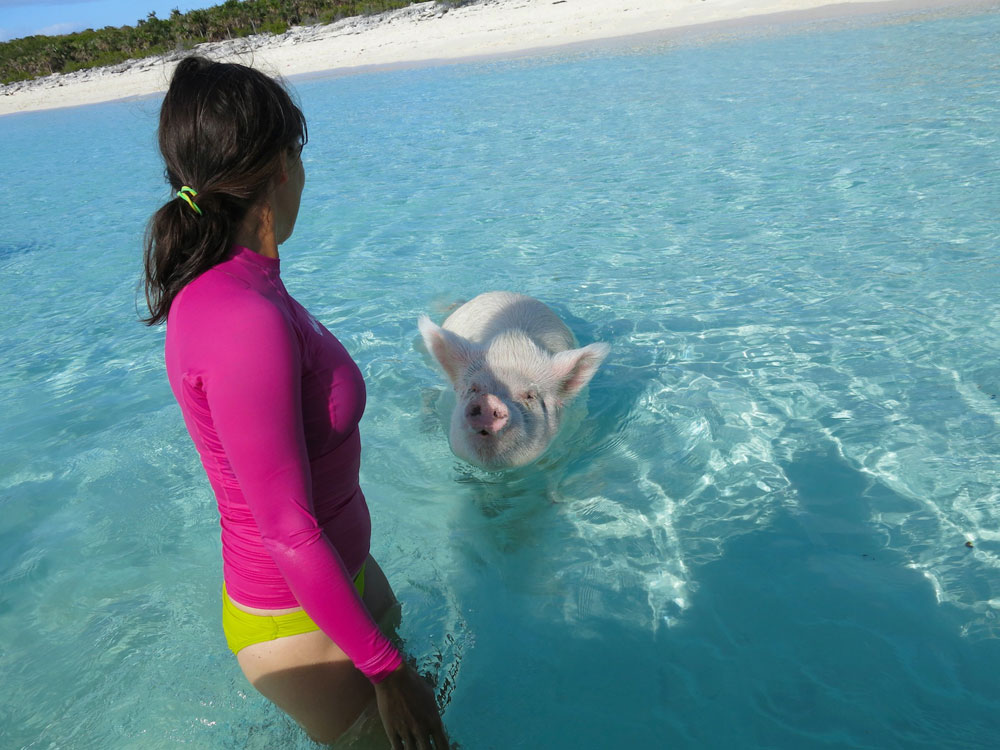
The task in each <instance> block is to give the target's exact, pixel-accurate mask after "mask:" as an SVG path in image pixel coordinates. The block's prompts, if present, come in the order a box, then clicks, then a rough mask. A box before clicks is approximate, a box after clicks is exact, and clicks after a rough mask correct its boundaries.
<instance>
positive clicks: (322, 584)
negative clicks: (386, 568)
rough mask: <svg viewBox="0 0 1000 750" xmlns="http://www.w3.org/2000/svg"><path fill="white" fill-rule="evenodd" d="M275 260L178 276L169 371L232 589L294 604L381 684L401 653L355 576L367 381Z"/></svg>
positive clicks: (273, 604)
mask: <svg viewBox="0 0 1000 750" xmlns="http://www.w3.org/2000/svg"><path fill="white" fill-rule="evenodd" d="M279 269H280V263H279V261H278V260H276V259H272V258H265V257H264V256H262V255H258V254H257V253H255V252H253V251H252V250H248V249H247V248H242V247H237V248H235V249H234V251H233V253H231V254H230V257H228V258H227V259H226V260H225V261H223V262H222V263H220V264H219V265H217V266H215V267H213V268H212V269H210V270H208V271H206V272H205V273H203V274H202V275H200V276H198V277H197V278H196V279H194V280H193V281H192V282H191V283H189V284H188V285H187V286H186V287H184V289H182V290H181V292H180V294H178V295H177V297H176V298H175V299H174V301H173V303H172V305H171V307H170V314H169V316H168V318H167V340H166V351H165V355H166V364H167V376H168V378H169V380H170V387H171V389H172V390H173V392H174V396H176V398H177V401H178V403H179V404H180V407H181V412H182V413H183V415H184V422H185V424H186V425H187V428H188V432H189V433H190V434H191V438H192V439H193V440H194V444H195V446H196V447H197V449H198V453H199V454H200V456H201V462H202V465H203V466H204V467H205V472H206V473H207V474H208V479H209V482H211V485H212V489H213V490H214V491H215V497H216V499H217V500H218V504H219V515H220V518H221V524H222V559H223V576H224V578H225V581H226V591H227V593H228V594H229V596H230V598H232V599H233V601H235V602H237V603H239V604H243V605H245V606H248V607H257V608H262V609H284V608H289V607H298V606H301V607H302V608H303V609H305V611H306V613H307V614H308V615H309V616H310V617H311V618H312V619H313V620H314V621H315V623H316V624H317V625H319V627H320V629H322V631H323V632H324V633H326V634H327V635H328V636H329V637H330V638H331V639H332V640H333V642H334V643H336V644H337V645H338V646H339V647H340V648H341V649H342V650H343V651H344V653H346V654H347V656H348V657H349V658H350V659H351V661H353V662H354V664H355V666H356V667H357V668H358V669H359V670H361V672H363V673H364V674H365V675H366V676H367V677H368V678H369V679H370V680H371V681H372V682H379V681H381V680H382V679H384V678H385V676H387V675H388V674H389V673H390V672H392V671H393V670H394V669H396V668H397V667H398V666H399V665H400V663H401V657H400V654H399V652H398V651H397V650H396V648H395V647H394V646H393V645H392V643H391V642H390V641H389V640H388V639H387V638H386V637H385V636H384V635H383V634H382V633H381V631H380V630H379V629H378V626H377V625H376V624H375V622H374V621H373V620H372V618H371V615H370V614H369V613H368V610H367V609H366V608H365V606H364V604H363V603H362V601H361V598H360V597H359V596H358V593H357V591H356V589H355V588H354V585H353V582H352V579H353V578H354V576H355V575H357V573H358V572H359V571H360V569H361V566H362V564H363V563H364V561H365V559H366V558H367V556H368V545H369V540H370V536H371V519H370V517H369V515H368V506H367V505H366V503H365V498H364V495H363V494H362V493H361V488H360V486H359V484H358V471H359V468H360V464H361V439H360V436H359V434H358V422H359V421H360V419H361V414H362V412H363V411H364V407H365V386H364V381H363V379H362V376H361V371H360V370H359V369H358V367H357V365H356V364H355V363H354V361H353V360H352V359H351V357H350V355H349V354H348V353H347V351H346V350H345V349H344V347H343V346H342V345H341V344H340V342H339V341H337V339H336V338H335V337H334V336H333V334H331V333H330V332H329V331H327V330H326V329H325V328H324V327H323V326H322V325H320V324H319V323H318V322H317V321H316V319H315V318H313V317H312V316H311V315H310V314H309V313H308V312H306V310H305V309H304V308H303V307H302V306H301V305H300V304H299V303H297V302H296V301H295V300H294V299H292V298H291V296H289V294H288V292H287V291H286V290H285V287H284V285H283V284H282V283H281V278H280V276H279Z"/></svg>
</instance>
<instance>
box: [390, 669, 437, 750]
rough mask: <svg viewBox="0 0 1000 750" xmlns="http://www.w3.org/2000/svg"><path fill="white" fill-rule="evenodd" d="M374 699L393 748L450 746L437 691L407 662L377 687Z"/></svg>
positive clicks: (426, 749) (414, 749)
mask: <svg viewBox="0 0 1000 750" xmlns="http://www.w3.org/2000/svg"><path fill="white" fill-rule="evenodd" d="M375 699H376V700H377V701H378V712H379V715H380V716H381V717H382V726H384V727H385V733H386V735H388V737H389V742H390V743H391V744H392V750H431V748H434V749H435V750H446V749H447V748H448V747H449V745H448V738H447V737H445V734H444V726H443V725H442V724H441V714H440V713H438V707H437V703H435V702H434V691H433V690H432V689H431V686H430V685H428V684H427V683H426V682H424V681H423V679H422V678H421V677H420V675H418V674H417V673H416V672H415V671H414V670H413V669H412V668H411V667H410V666H409V665H407V664H406V663H405V662H404V663H403V665H402V666H401V667H400V668H399V669H397V670H396V671H395V672H393V673H392V674H390V675H389V676H388V677H386V678H385V679H384V680H382V682H380V683H378V684H377V685H376V686H375Z"/></svg>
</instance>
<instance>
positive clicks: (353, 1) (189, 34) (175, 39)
mask: <svg viewBox="0 0 1000 750" xmlns="http://www.w3.org/2000/svg"><path fill="white" fill-rule="evenodd" d="M413 2H415V0H243V2H240V1H239V0H226V2H224V3H222V4H221V5H216V6H214V7H212V8H206V9H204V10H192V11H188V12H187V13H181V12H180V11H179V10H178V9H176V8H175V9H174V10H173V12H172V13H171V14H170V18H157V17H156V13H150V14H149V15H148V16H147V17H146V18H144V19H140V20H139V21H138V22H137V23H136V25H135V26H122V27H120V28H116V27H114V26H105V27H104V28H103V29H100V30H97V31H95V30H93V29H87V30H86V31H80V32H77V33H75V34H64V35H62V36H28V37H23V38H21V39H12V40H11V41H9V42H3V43H0V83H11V82H13V81H23V80H26V79H29V78H36V77H38V76H44V75H49V74H50V73H69V72H71V71H74V70H80V69H81V68H93V67H97V66H99V65H113V64H115V63H119V62H124V61H125V60H128V59H131V58H140V57H149V56H151V55H159V54H162V53H164V52H170V51H173V50H185V49H191V48H192V47H193V46H194V45H196V44H200V43H202V42H217V41H223V40H226V39H234V38H236V37H241V36H248V35H250V34H262V33H268V32H269V33H272V34H281V33H284V32H285V31H286V30H287V29H288V27H289V26H300V25H302V26H306V25H310V24H317V23H332V22H333V21H337V20H340V19H341V18H347V17H349V16H359V15H366V14H371V13H381V12H382V11H385V10H392V9H395V8H402V7H405V6H407V5H412V4H413ZM457 4H460V3H449V5H457Z"/></svg>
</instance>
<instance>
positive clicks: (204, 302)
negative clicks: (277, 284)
mask: <svg viewBox="0 0 1000 750" xmlns="http://www.w3.org/2000/svg"><path fill="white" fill-rule="evenodd" d="M282 318H284V314H283V312H282V310H281V309H280V308H279V307H278V305H276V304H275V303H274V300H272V299H270V298H269V297H268V296H267V295H266V294H264V293H262V292H261V290H259V289H257V288H256V287H255V286H254V285H253V284H251V283H249V282H248V281H247V280H246V279H243V278H240V277H239V276H237V275H234V274H231V273H227V272H226V270H225V268H224V267H220V266H215V267H214V268H210V269H208V270H207V271H205V273H203V274H201V275H200V276H198V277H197V278H195V279H193V280H192V281H190V282H189V283H188V284H187V285H186V286H185V287H184V288H183V289H181V291H180V292H179V293H178V294H177V296H176V297H175V298H174V301H173V303H172V304H171V306H170V316H169V319H168V321H167V325H168V328H169V326H170V323H171V322H174V323H175V325H177V324H180V325H184V326H187V325H193V326H198V327H202V326H210V325H211V324H213V323H223V324H224V323H227V322H229V321H233V320H242V321H244V322H245V321H247V320H251V319H253V320H257V321H260V322H265V321H276V320H279V319H282Z"/></svg>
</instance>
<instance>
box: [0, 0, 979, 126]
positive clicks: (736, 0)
mask: <svg viewBox="0 0 1000 750" xmlns="http://www.w3.org/2000/svg"><path fill="white" fill-rule="evenodd" d="M627 5H628V7H625V8H623V7H621V6H619V7H616V8H609V7H608V4H607V2H606V0H481V1H480V2H476V3H473V4H470V5H464V6H461V7H458V8H450V9H449V8H446V7H445V6H442V5H439V4H438V3H436V2H433V1H431V2H424V3H419V4H416V5H411V6H409V7H407V8H402V9H399V10H395V11H388V12H386V13H382V14H379V15H377V16H361V17H356V18H348V19H344V20H341V21H337V22H335V23H332V24H327V25H321V26H298V27H293V28H291V29H289V30H288V31H287V32H285V33H284V34H281V35H278V36H274V35H257V36H252V37H244V38H241V39H234V40H229V41H225V42H209V43H204V44H200V45H197V46H196V47H194V48H193V49H191V50H184V51H179V52H174V53H169V54H167V55H159V56H154V57H149V58H143V59H139V60H128V61H126V62H123V63H119V64H117V65H112V66H108V67H103V68H90V69H86V70H80V71H76V72H73V73H67V74H58V73H57V74H53V75H50V76H46V77H44V78H37V79H34V80H31V81H23V82H17V83H12V84H6V85H4V86H0V116H3V115H9V114H16V113H20V112H33V111H41V110H47V109H57V108H65V107H77V106H85V105H88V104H98V103H105V102H110V101H118V100H124V99H135V98H140V97H145V96H152V95H154V94H157V93H161V92H163V91H165V90H166V88H167V85H168V83H169V80H170V75H171V73H172V71H173V67H174V65H175V64H176V62H177V61H178V60H179V59H181V58H182V57H185V56H187V55H189V54H193V53H199V54H204V55H207V56H209V57H211V58H213V59H219V60H228V61H233V62H242V63H244V64H251V63H252V64H253V65H254V66H255V67H259V68H260V69H261V70H263V71H265V72H267V73H269V74H271V75H280V76H281V77H283V78H289V79H292V78H293V79H302V80H305V79H315V78H321V77H328V76H338V75H351V74H362V73H368V72H377V71H379V70H392V69H400V68H411V67H424V66H434V65H445V64H456V63H461V62H472V61H482V60H488V59H502V58H516V57H523V56H526V55H545V54H553V53H556V52H558V51H566V52H574V51H580V50H586V49H595V48H596V49H601V48H614V47H620V46H623V45H635V44H653V43H656V42H669V41H673V40H676V39H678V38H683V37H686V36H689V35H690V36H702V35H705V34H722V35H727V34H734V33H738V32H746V31H753V30H755V29H756V30H764V29H768V28H774V27H787V26H789V25H796V24H803V25H808V24H812V23H823V22H831V21H837V20H841V19H842V20H844V21H846V22H851V21H854V20H856V19H859V18H864V17H873V16H892V15H896V14H908V15H909V14H912V15H921V14H924V13H934V12H940V13H954V12H961V11H963V10H969V11H975V10H977V9H981V10H982V11H984V12H985V11H988V10H990V9H991V8H994V9H995V8H997V7H998V6H997V3H996V0H847V2H840V3H831V2H830V0H628V2H627Z"/></svg>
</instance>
